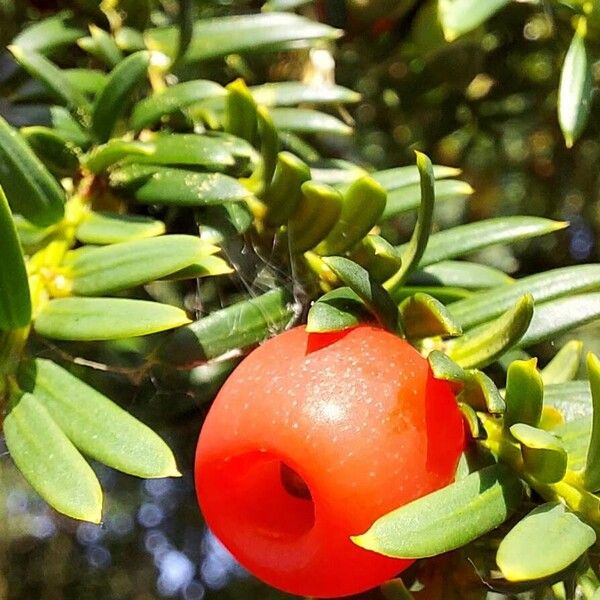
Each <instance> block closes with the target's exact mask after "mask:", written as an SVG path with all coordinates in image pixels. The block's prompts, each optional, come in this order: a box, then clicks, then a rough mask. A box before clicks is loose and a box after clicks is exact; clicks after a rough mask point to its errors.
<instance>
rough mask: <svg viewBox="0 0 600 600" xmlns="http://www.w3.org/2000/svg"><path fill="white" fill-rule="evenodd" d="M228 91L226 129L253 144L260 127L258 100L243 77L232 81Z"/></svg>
mask: <svg viewBox="0 0 600 600" xmlns="http://www.w3.org/2000/svg"><path fill="white" fill-rule="evenodd" d="M227 92H228V93H227V98H226V99H225V119H224V120H225V131H226V132H227V133H229V134H231V135H235V136H236V137H239V138H241V139H243V140H246V141H247V142H250V143H251V144H253V143H254V142H255V138H256V131H257V127H258V121H257V117H256V102H255V101H254V98H253V97H252V94H251V93H250V90H249V89H248V87H247V86H246V84H245V83H244V81H243V80H242V79H236V80H235V81H232V82H231V83H230V84H229V85H228V86H227Z"/></svg>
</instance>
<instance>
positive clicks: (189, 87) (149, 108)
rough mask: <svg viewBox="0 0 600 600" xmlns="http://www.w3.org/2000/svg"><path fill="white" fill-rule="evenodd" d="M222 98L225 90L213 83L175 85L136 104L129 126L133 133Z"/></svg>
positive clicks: (198, 80) (197, 81)
mask: <svg viewBox="0 0 600 600" xmlns="http://www.w3.org/2000/svg"><path fill="white" fill-rule="evenodd" d="M222 96H225V89H224V88H223V87H222V86H220V85H219V84H218V83H215V82H214V81H209V80H206V79H195V80H193V81H185V82H183V83H177V84H175V85H173V86H171V87H168V88H165V89H164V90H162V91H160V92H157V93H155V94H153V95H152V96H148V98H144V99H143V100H141V101H140V102H138V103H137V104H136V105H135V107H134V109H133V113H132V115H131V120H130V125H131V128H132V129H133V130H134V131H139V130H140V129H144V128H145V127H151V126H152V125H154V124H155V123H157V122H158V121H160V119H161V118H162V117H164V116H167V115H171V114H173V113H174V112H177V111H179V110H183V109H185V108H187V107H188V106H190V105H192V104H195V103H197V102H201V101H202V100H206V99H207V98H218V97H222Z"/></svg>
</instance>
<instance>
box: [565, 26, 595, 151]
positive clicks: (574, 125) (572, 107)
mask: <svg viewBox="0 0 600 600" xmlns="http://www.w3.org/2000/svg"><path fill="white" fill-rule="evenodd" d="M586 34H587V22H586V19H585V18H584V17H581V18H580V19H579V23H578V25H577V29H576V30H575V35H574V36H573V39H572V41H571V45H570V46H569V50H568V51H567V54H566V56H565V62H564V63H563V66H562V70H561V73H560V84H559V88H558V122H559V123H560V128H561V129H562V132H563V135H564V136H565V142H566V145H567V148H571V147H572V146H573V144H574V143H575V142H576V140H577V138H578V137H579V136H580V135H581V132H582V131H583V130H584V129H585V126H586V124H587V122H588V119H589V116H590V109H591V105H592V91H593V83H592V65H591V64H590V63H589V61H588V56H587V51H586V48H585V37H586Z"/></svg>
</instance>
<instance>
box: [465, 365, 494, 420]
mask: <svg viewBox="0 0 600 600" xmlns="http://www.w3.org/2000/svg"><path fill="white" fill-rule="evenodd" d="M463 382H464V387H463V389H462V391H461V393H460V394H459V396H458V399H459V400H460V401H461V402H464V403H465V404H468V405H469V406H472V407H473V408H474V409H475V410H480V411H487V412H489V413H491V414H495V415H500V414H502V413H503V412H504V411H505V409H506V406H505V404H504V400H503V399H502V396H501V395H500V392H499V391H498V388H497V387H496V384H495V383H494V382H493V381H492V380H491V379H490V378H489V377H488V376H487V375H486V374H485V373H484V372H483V371H479V370H478V369H468V370H467V371H465V374H464V378H463Z"/></svg>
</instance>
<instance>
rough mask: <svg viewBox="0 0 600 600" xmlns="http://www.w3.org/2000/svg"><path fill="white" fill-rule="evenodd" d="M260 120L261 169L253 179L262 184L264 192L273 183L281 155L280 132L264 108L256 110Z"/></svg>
mask: <svg viewBox="0 0 600 600" xmlns="http://www.w3.org/2000/svg"><path fill="white" fill-rule="evenodd" d="M256 116H257V119H258V137H259V139H260V158H261V161H260V167H259V168H258V169H256V171H255V172H254V173H253V174H252V179H255V180H257V181H259V182H260V190H261V191H263V192H264V190H265V189H266V187H267V186H268V185H269V184H270V183H271V182H272V180H273V175H274V174H275V168H276V167H277V159H278V155H279V148H280V145H281V144H280V143H279V132H278V131H277V128H276V127H275V124H274V123H273V119H272V118H271V115H270V113H269V111H268V110H267V109H266V108H264V107H263V106H259V107H258V108H257V110H256Z"/></svg>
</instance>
